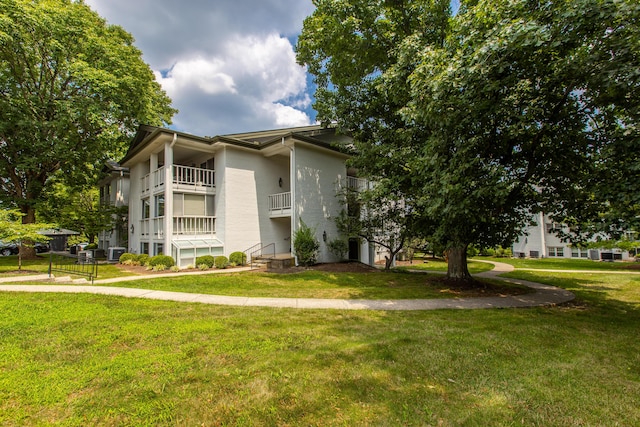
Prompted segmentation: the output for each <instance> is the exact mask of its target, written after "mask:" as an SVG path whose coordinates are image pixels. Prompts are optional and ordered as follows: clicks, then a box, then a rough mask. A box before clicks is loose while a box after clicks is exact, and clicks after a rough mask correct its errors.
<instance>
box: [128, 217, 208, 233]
mask: <svg viewBox="0 0 640 427" xmlns="http://www.w3.org/2000/svg"><path fill="white" fill-rule="evenodd" d="M215 221H216V219H215V217H213V216H174V217H173V231H172V234H173V235H174V236H178V235H180V236H195V235H214V234H215V232H216V227H215V225H216V222H215ZM140 235H141V236H143V237H147V238H149V237H150V238H153V239H162V238H164V217H157V218H148V219H143V220H141V221H140Z"/></svg>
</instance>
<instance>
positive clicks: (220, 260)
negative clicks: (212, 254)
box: [215, 255, 229, 268]
mask: <svg viewBox="0 0 640 427" xmlns="http://www.w3.org/2000/svg"><path fill="white" fill-rule="evenodd" d="M215 265H216V268H227V266H228V265H229V259H228V258H227V257H226V256H224V255H220V256H217V257H216V261H215Z"/></svg>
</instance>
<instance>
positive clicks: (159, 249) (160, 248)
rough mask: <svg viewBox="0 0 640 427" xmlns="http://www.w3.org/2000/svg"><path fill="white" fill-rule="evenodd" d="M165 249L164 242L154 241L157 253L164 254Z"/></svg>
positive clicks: (155, 252)
mask: <svg viewBox="0 0 640 427" xmlns="http://www.w3.org/2000/svg"><path fill="white" fill-rule="evenodd" d="M163 249H164V244H162V243H154V244H153V253H154V254H155V255H162V254H164V252H163Z"/></svg>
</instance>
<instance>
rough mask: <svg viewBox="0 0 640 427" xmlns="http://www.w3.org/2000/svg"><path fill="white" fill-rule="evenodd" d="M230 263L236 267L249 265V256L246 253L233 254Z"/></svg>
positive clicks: (230, 256)
mask: <svg viewBox="0 0 640 427" xmlns="http://www.w3.org/2000/svg"><path fill="white" fill-rule="evenodd" d="M229 262H230V263H231V264H235V265H245V264H246V263H247V254H245V253H244V252H232V253H231V255H229Z"/></svg>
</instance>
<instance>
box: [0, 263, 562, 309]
mask: <svg viewBox="0 0 640 427" xmlns="http://www.w3.org/2000/svg"><path fill="white" fill-rule="evenodd" d="M486 262H490V261H486ZM490 263H491V264H493V265H494V269H493V270H491V271H487V272H484V273H480V274H478V275H477V276H480V277H491V278H498V279H500V280H505V281H508V282H511V283H517V284H521V285H524V286H528V287H530V288H532V289H534V290H535V292H533V293H530V294H526V295H513V296H505V297H481V298H446V299H401V300H357V299H349V300H346V299H319V298H260V297H236V296H223V295H208V294H192V293H186V292H169V291H154V290H149V289H139V288H117V287H109V286H86V285H14V284H2V285H0V291H7V292H50V293H90V294H99V295H117V296H123V297H129V298H148V299H155V300H164V301H177V302H191V303H194V302H195V303H202V304H216V305H229V306H242V307H278V308H306V309H336V310H438V309H458V310H459V309H465V310H467V309H480V308H520V307H541V306H552V305H557V304H562V303H565V302H567V301H571V300H573V299H574V295H573V294H572V293H571V292H569V291H565V290H564V289H560V288H557V287H554V286H548V285H543V284H541V283H533V282H528V281H524V280H512V279H501V278H499V277H498V275H499V274H502V273H505V272H508V271H513V267H512V266H511V265H509V264H504V263H498V262H490ZM234 271H238V270H234ZM177 274H179V273H173V274H171V276H174V277H175V276H176V275H177ZM187 274H189V275H198V274H199V273H187ZM183 275H185V274H183ZM162 276H167V275H153V276H150V277H154V278H157V277H162ZM146 278H149V276H131V277H123V278H118V279H105V280H102V281H96V282H95V283H98V282H99V283H109V281H111V282H115V281H126V280H142V279H146Z"/></svg>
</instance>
